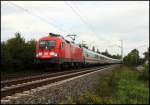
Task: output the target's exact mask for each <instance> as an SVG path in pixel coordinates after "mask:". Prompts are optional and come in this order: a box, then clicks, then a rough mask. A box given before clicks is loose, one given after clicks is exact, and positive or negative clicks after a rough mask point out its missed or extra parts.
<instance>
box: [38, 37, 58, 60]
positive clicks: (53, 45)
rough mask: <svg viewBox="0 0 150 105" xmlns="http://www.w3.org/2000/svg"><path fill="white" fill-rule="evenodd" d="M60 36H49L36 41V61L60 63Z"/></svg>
mask: <svg viewBox="0 0 150 105" xmlns="http://www.w3.org/2000/svg"><path fill="white" fill-rule="evenodd" d="M59 40H60V39H59V38H58V37H55V36H54V37H52V36H47V37H43V38H41V39H39V41H37V43H36V60H35V61H36V63H59V42H60V41H59Z"/></svg>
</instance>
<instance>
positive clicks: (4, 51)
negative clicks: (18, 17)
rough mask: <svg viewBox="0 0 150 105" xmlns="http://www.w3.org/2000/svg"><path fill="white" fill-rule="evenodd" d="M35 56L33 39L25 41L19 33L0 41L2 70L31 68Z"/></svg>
mask: <svg viewBox="0 0 150 105" xmlns="http://www.w3.org/2000/svg"><path fill="white" fill-rule="evenodd" d="M34 56H35V40H33V39H32V40H30V41H27V42H25V39H24V38H23V37H21V34H20V33H18V32H17V33H15V37H14V38H11V39H8V40H7V41H6V42H1V67H2V70H10V69H11V70H14V69H15V70H17V69H25V68H32V67H33V65H34V63H33V62H34Z"/></svg>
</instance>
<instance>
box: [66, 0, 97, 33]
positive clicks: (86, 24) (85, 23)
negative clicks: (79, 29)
mask: <svg viewBox="0 0 150 105" xmlns="http://www.w3.org/2000/svg"><path fill="white" fill-rule="evenodd" d="M64 2H65V3H66V5H67V6H68V7H69V8H71V10H72V11H73V12H74V13H75V14H76V15H77V16H78V17H79V19H80V20H81V21H82V22H83V23H84V25H85V26H87V27H88V28H89V29H90V30H91V32H92V33H93V34H95V32H94V31H93V30H92V28H91V27H90V26H89V24H88V23H87V22H86V21H85V20H84V19H83V18H82V16H81V15H80V14H79V13H78V12H77V11H76V10H75V9H74V8H73V6H71V5H70V4H69V3H68V2H67V1H64Z"/></svg>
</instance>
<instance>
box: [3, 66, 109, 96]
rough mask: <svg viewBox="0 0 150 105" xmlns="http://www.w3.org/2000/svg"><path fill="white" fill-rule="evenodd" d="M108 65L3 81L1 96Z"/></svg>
mask: <svg viewBox="0 0 150 105" xmlns="http://www.w3.org/2000/svg"><path fill="white" fill-rule="evenodd" d="M106 67H108V66H102V67H95V68H90V69H87V68H86V69H79V70H73V71H65V72H58V73H52V74H43V75H37V76H31V77H24V78H17V79H14V80H7V81H1V98H3V97H6V96H10V95H13V94H15V93H20V92H23V91H26V90H30V89H33V88H36V87H40V86H43V85H47V84H50V83H54V82H58V81H61V80H65V79H69V78H72V77H75V76H79V75H83V74H86V73H90V72H94V71H97V70H100V69H103V68H106Z"/></svg>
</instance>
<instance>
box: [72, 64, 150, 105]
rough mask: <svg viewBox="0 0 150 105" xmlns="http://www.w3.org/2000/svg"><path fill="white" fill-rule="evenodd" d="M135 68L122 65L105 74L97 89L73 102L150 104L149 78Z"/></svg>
mask: <svg viewBox="0 0 150 105" xmlns="http://www.w3.org/2000/svg"><path fill="white" fill-rule="evenodd" d="M142 75H143V74H142V73H139V72H137V71H136V70H135V69H134V68H129V67H125V66H123V67H121V68H119V69H117V70H114V71H113V73H112V74H111V75H103V76H102V77H101V78H100V79H99V85H98V86H97V87H96V88H95V90H93V91H90V92H87V93H86V94H84V95H83V96H81V97H80V98H79V100H78V101H76V102H73V101H71V102H72V103H77V104H80V103H82V104H83V103H85V104H149V82H147V81H149V80H145V79H141V76H142Z"/></svg>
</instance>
